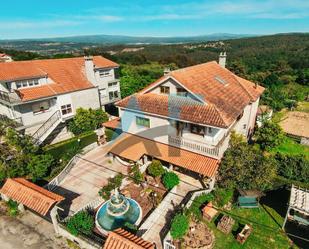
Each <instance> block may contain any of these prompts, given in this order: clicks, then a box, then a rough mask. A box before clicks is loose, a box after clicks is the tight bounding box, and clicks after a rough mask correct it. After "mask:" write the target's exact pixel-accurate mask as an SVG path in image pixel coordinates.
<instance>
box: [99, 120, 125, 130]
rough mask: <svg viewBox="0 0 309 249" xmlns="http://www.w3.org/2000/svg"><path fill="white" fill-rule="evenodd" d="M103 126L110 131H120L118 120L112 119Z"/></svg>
mask: <svg viewBox="0 0 309 249" xmlns="http://www.w3.org/2000/svg"><path fill="white" fill-rule="evenodd" d="M103 126H104V127H106V128H111V129H121V121H120V118H114V119H112V120H109V121H107V122H105V123H103Z"/></svg>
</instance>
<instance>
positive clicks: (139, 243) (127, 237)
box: [103, 228, 155, 249]
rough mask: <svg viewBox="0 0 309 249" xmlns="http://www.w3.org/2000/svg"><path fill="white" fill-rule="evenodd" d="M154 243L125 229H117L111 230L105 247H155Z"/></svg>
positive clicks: (129, 248)
mask: <svg viewBox="0 0 309 249" xmlns="http://www.w3.org/2000/svg"><path fill="white" fill-rule="evenodd" d="M154 248H155V246H154V244H152V243H150V242H148V241H146V240H143V239H142V238H140V237H138V236H136V235H134V234H131V233H129V232H127V231H126V230H124V229H121V228H119V229H116V230H115V231H113V232H110V233H109V235H108V237H107V240H106V242H105V244H104V247H103V249H154Z"/></svg>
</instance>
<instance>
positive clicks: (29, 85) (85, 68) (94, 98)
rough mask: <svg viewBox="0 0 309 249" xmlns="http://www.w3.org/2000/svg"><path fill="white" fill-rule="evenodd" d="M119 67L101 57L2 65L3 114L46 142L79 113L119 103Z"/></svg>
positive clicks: (0, 97) (0, 105)
mask: <svg viewBox="0 0 309 249" xmlns="http://www.w3.org/2000/svg"><path fill="white" fill-rule="evenodd" d="M118 67H119V65H118V64H116V63H115V62H113V61H110V60H108V59H106V58H103V57H101V56H94V57H92V56H87V57H78V58H65V59H48V60H32V61H15V62H10V63H0V114H1V115H5V116H7V117H9V118H10V119H13V120H16V121H18V122H19V123H21V124H22V127H23V128H25V130H26V133H30V134H32V135H34V136H35V138H37V139H38V141H39V143H41V142H43V141H44V140H45V139H46V138H47V137H48V136H49V134H50V133H51V132H52V131H53V130H55V128H57V127H58V128H59V125H60V124H61V123H62V124H63V123H64V122H65V121H66V120H68V119H70V118H72V117H73V116H74V114H75V112H76V109H77V108H79V107H82V108H93V109H97V108H104V107H105V106H106V105H108V104H111V103H113V102H115V101H117V100H120V86H119V78H118V73H117V69H118Z"/></svg>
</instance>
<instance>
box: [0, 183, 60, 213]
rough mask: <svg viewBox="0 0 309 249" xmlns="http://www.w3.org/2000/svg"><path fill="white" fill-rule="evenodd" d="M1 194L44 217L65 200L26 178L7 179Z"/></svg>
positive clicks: (0, 191)
mask: <svg viewBox="0 0 309 249" xmlns="http://www.w3.org/2000/svg"><path fill="white" fill-rule="evenodd" d="M0 193H2V194H4V195H6V196H7V197H9V198H10V199H12V200H14V201H17V202H19V203H22V204H23V205H25V206H26V207H28V208H30V209H32V210H34V211H36V212H37V213H39V214H41V215H43V216H44V215H46V214H47V213H48V211H49V209H50V208H51V207H52V206H53V205H54V204H55V203H57V202H60V201H62V200H64V198H63V197H62V196H60V195H57V194H55V193H53V192H50V191H48V190H46V189H44V188H42V187H40V186H37V185H35V184H33V183H31V182H29V181H27V180H26V179H24V178H9V179H7V180H6V182H5V184H4V185H3V187H2V188H1V190H0Z"/></svg>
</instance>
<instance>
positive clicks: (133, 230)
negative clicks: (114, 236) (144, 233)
mask: <svg viewBox="0 0 309 249" xmlns="http://www.w3.org/2000/svg"><path fill="white" fill-rule="evenodd" d="M124 229H125V230H127V231H128V232H130V233H133V234H136V232H137V230H138V227H137V226H136V225H134V224H131V223H130V222H126V223H125V224H124Z"/></svg>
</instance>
